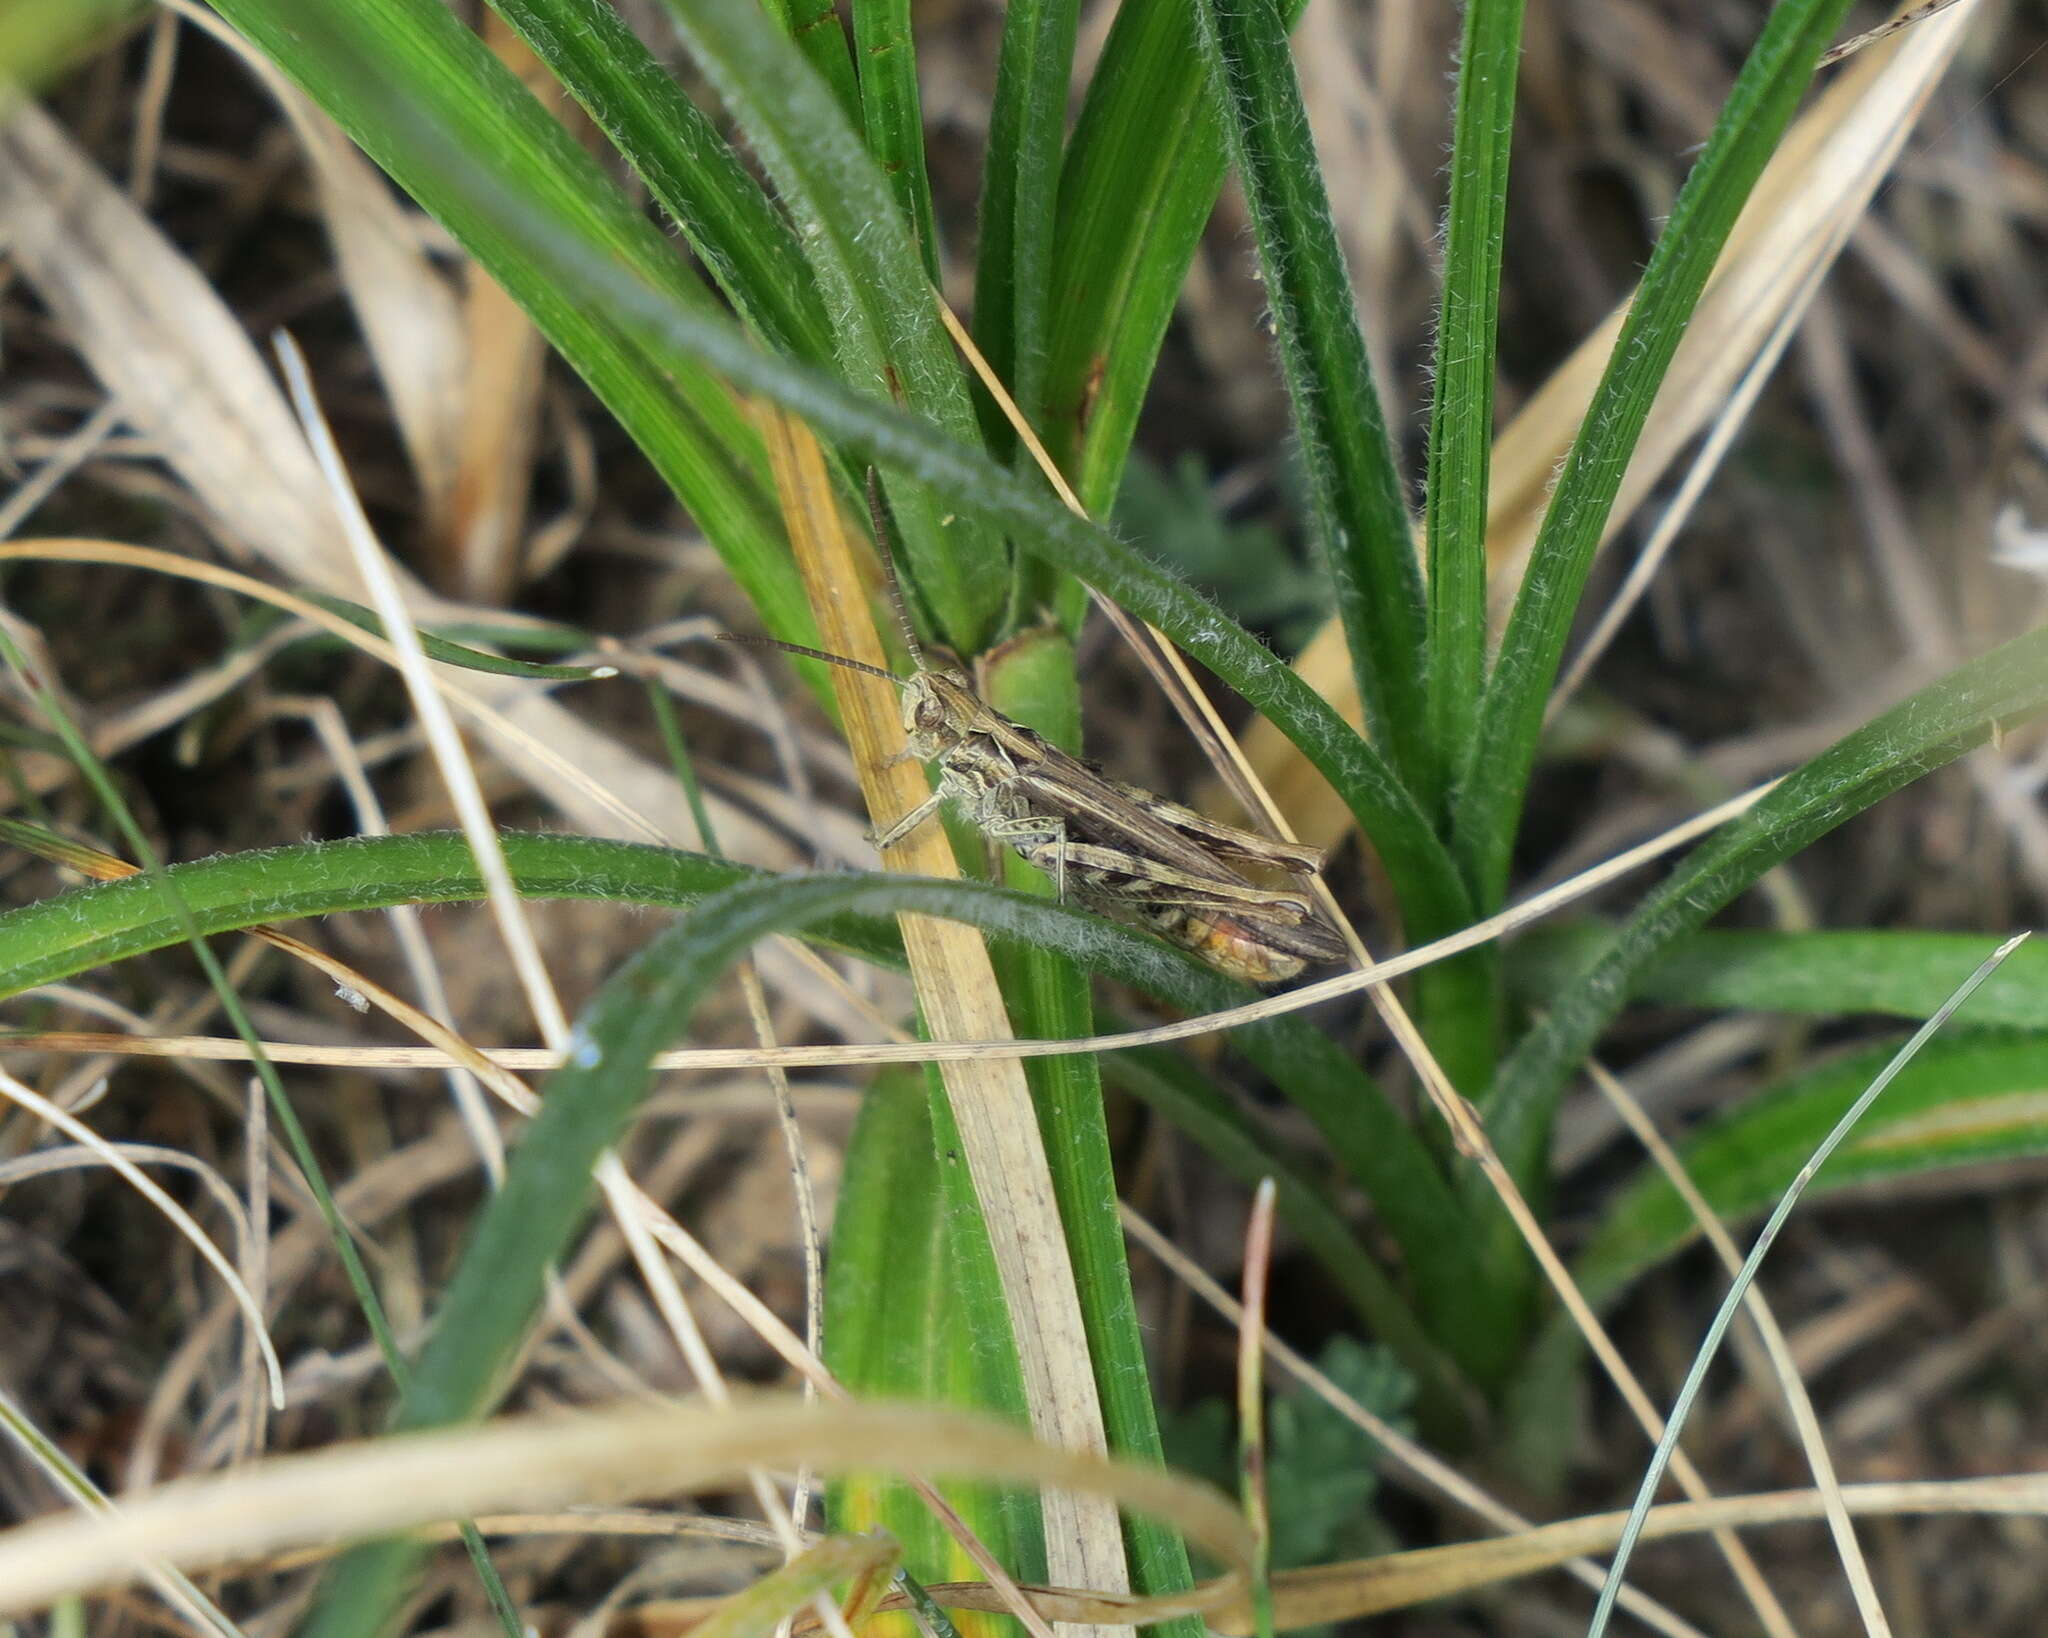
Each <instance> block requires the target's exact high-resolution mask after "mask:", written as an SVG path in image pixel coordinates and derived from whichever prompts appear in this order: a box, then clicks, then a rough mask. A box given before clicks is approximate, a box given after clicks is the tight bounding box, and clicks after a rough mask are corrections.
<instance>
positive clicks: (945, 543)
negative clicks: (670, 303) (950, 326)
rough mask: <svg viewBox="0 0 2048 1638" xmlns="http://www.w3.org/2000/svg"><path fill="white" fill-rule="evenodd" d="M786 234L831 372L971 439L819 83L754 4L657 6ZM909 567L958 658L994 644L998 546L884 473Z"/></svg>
mask: <svg viewBox="0 0 2048 1638" xmlns="http://www.w3.org/2000/svg"><path fill="white" fill-rule="evenodd" d="M665 4H666V5H667V6H668V9H669V10H670V12H671V13H672V14H673V15H674V16H675V18H676V21H677V23H678V24H679V25H680V27H681V28H682V31H683V36H684V39H685V41H686V42H687V43H688V45H689V47H690V50H691V53H692V55H693V56H695V58H696V59H697V62H698V64H699V65H700V66H701V67H702V68H703V69H704V71H705V73H706V74H707V75H708V76H709V77H710V79H711V81H712V83H713V84H714V85H715V86H716V87H717V89H718V92H719V95H720V96H721V97H722V98H723V99H724V101H725V105H726V107H727V108H729V109H730V110H731V111H732V113H733V116H734V118H736V119H737V120H738V121H739V123H740V126H741V128H742V129H743V130H744V131H745V132H746V135H747V139H748V142H749V143H750V144H751V146H752V148H753V150H754V152H755V153H756V154H757V155H758V156H759V158H760V160H761V164H762V166H763V168H764V169H766V171H767V172H768V174H769V177H770V179H771V180H772V181H773V182H774V184H775V187H776V190H777V192H778V193H779V194H780V195H781V197H782V199H783V202H784V203H785V205H786V206H787V207H788V208H789V211H790V213H791V215H792V216H794V217H795V219H796V223H797V231H798V234H799V237H800V239H801V242H802V243H803V246H804V249H805V251H806V253H807V254H808V255H809V256H810V259H811V267H812V271H813V272H814V273H815V274H816V276H817V279H818V286H819V289H820V291H821V292H822V293H823V295H824V299H825V308H826V312H827V313H828V314H829V315H830V317H831V320H832V324H833V329H834V333H835V336H836V338H837V346H838V357H839V373H840V374H841V376H842V377H843V378H844V379H845V380H846V381H847V383H848V384H849V385H851V386H852V387H853V388H855V389H856V390H857V391H858V392H859V393H860V394H862V395H863V396H865V397H867V398H869V399H871V400H876V401H879V402H881V403H885V404H886V403H900V404H903V405H905V406H906V407H907V408H908V409H910V410H911V411H912V412H914V413H915V414H917V415H918V416H920V417H922V418H924V419H925V420H927V421H929V422H930V423H931V424H933V425H934V426H936V427H939V428H941V429H943V430H944V431H946V432H948V433H950V434H951V435H952V436H953V437H955V438H957V439H959V440H961V441H963V442H965V443H968V444H970V445H971V444H974V443H977V442H978V441H979V439H980V427H979V424H978V422H977V420H976V418H975V413H974V407H973V403H972V401H971V400H970V399H969V397H968V395H967V382H966V377H965V374H964V373H963V370H962V367H961V365H960V362H959V360H958V359H957V358H956V357H955V356H954V352H953V345H952V342H951V340H950V339H949V338H948V337H947V335H946V332H945V329H944V327H943V326H942V325H941V323H940V321H939V314H938V307H937V299H936V297H935V296H934V295H933V293H932V287H931V281H930V280H929V279H928V278H927V277H926V274H925V267H924V261H923V259H922V257H921V256H920V254H919V252H918V247H917V244H916V242H915V241H914V240H913V238H912V237H911V231H910V226H909V224H908V223H907V222H905V221H904V219H903V216H902V214H901V213H900V212H899V211H898V210H897V208H896V200H895V196H894V195H893V194H892V193H891V192H890V191H889V183H888V180H887V179H886V178H885V177H884V176H883V175H882V173H881V170H880V168H879V167H878V166H877V165H876V163H875V161H874V160H873V158H871V157H870V156H869V154H868V152H867V148H866V146H865V144H864V143H863V141H862V139H861V137H860V136H859V135H858V134H857V133H856V131H855V129H854V127H853V125H852V124H851V123H850V122H849V121H848V119H847V117H846V114H845V111H844V110H843V109H842V108H840V107H839V106H838V104H837V103H836V102H835V101H834V100H833V97H832V95H831V93H830V91H829V90H827V88H826V86H825V84H824V82H823V81H821V80H820V79H819V77H818V76H817V74H816V73H814V72H813V71H812V70H811V69H810V67H809V66H808V65H807V64H806V63H805V62H804V60H803V59H802V57H800V56H799V55H798V53H797V51H796V49H795V48H794V47H793V46H792V45H791V43H790V42H789V40H788V39H786V38H785V37H784V36H782V35H781V34H778V33H777V32H776V30H775V28H774V27H773V25H772V24H771V23H770V21H769V20H768V18H767V17H766V16H765V15H764V14H763V13H762V12H761V10H760V8H759V7H758V6H757V5H756V4H754V0H665ZM886 476H887V480H888V490H889V503H890V509H891V511H892V513H893V514H894V517H895V522H896V526H897V531H898V534H899V536H900V538H901V540H902V545H903V550H904V555H905V557H906V559H907V562H908V567H909V569H910V571H911V574H912V576H913V578H914V580H915V582H916V585H917V589H918V591H919V592H920V593H921V594H922V595H923V597H924V598H925V600H926V601H927V603H928V604H929V606H930V608H931V610H932V613H933V614H934V616H935V617H936V619H937V620H938V623H939V628H940V631H941V633H942V634H943V635H944V636H945V637H946V639H947V640H948V641H949V642H951V643H952V644H953V646H954V647H956V648H957V649H959V650H960V651H961V652H963V653H970V654H971V653H976V652H979V650H980V649H981V647H982V646H983V645H984V644H985V643H986V642H987V641H988V639H989V638H990V637H991V636H992V635H993V633H994V630H995V623H996V619H997V616H998V614H999V612H1000V610H1001V607H1002V604H1003V602H1004V599H1005V596H1006V594H1007V591H1008V588H1009V563H1008V558H1007V556H1006V554H1005V553H1004V551H1003V548H1002V542H1001V540H1000V539H999V538H998V537H997V536H996V535H994V534H993V533H991V532H990V531H989V530H988V529H987V528H986V527H984V526H983V525H982V524H981V523H980V522H979V521H978V520H975V519H972V518H964V517H960V516H959V515H958V513H957V511H956V510H955V509H953V508H949V507H947V506H945V505H944V504H943V503H942V501H941V500H940V498H939V497H938V496H936V495H934V494H933V493H932V492H931V491H930V489H929V487H928V486H927V485H926V484H924V483H923V482H921V481H919V480H918V479H917V478H916V477H915V476H914V475H912V474H909V473H906V472H903V471H900V470H897V471H894V472H891V473H889V474H887V475H886Z"/></svg>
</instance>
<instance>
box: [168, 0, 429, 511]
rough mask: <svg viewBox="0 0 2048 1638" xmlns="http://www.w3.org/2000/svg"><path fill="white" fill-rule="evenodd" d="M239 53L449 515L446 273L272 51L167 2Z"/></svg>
mask: <svg viewBox="0 0 2048 1638" xmlns="http://www.w3.org/2000/svg"><path fill="white" fill-rule="evenodd" d="M165 4H166V5H168V6H169V7H170V8H171V9H172V10H173V11H175V12H176V13H177V14H178V15H179V16H181V17H183V18H185V19H186V20H187V21H189V22H190V23H192V24H193V25H194V26H195V27H197V28H202V29H204V30H205V31H206V32H207V33H208V34H209V35H211V36H212V37H213V38H214V39H215V40H216V41H218V42H219V43H220V44H221V45H222V46H223V47H225V48H226V49H227V50H229V51H232V52H233V53H234V54H235V56H236V57H237V58H238V59H240V61H241V64H242V66H243V68H244V69H246V70H247V71H248V72H249V74H250V75H252V76H253V77H254V78H255V79H256V80H257V82H258V83H259V84H261V85H262V87H263V89H264V90H265V91H267V92H268V93H269V94H270V95H271V96H272V97H273V98H274V99H275V100H276V102H277V105H278V106H279V107H280V108H282V109H283V110H284V114H285V117H286V118H287V119H289V120H290V121H291V125H292V130H293V132H294V133H295V134H296V135H297V137H298V139H299V146H300V147H301V148H302V149H304V151H305V155H306V162H307V165H308V166H309V167H310V169H311V171H312V173H313V182H314V185H315V187H316V188H317V189H318V190H319V198H320V213H321V215H322V217H323V218H324V219H325V221H326V224H327V232H328V237H329V238H330V239H331V240H332V241H333V243H334V259H335V262H336V264H337V265H338V267H339V270H340V273H341V282H342V288H343V289H344V290H345V291H347V293H348V299H349V304H350V305H351V306H352V307H353V308H354V309H355V314H356V320H357V322H358V323H359V324H360V325H361V326H362V331H363V339H364V341H365V342H367V343H368V344H369V349H370V357H371V359H372V360H373V361H374V362H375V364H376V366H377V375H378V378H379V379H380V380H381V381H382V382H383V384H384V392H385V395H386V396H387V397H388V398H389V399H390V401H391V413H392V418H393V420H394V421H396V423H397V425H398V432H399V436H400V437H401V438H402V439H403V440H404V442H405V449H406V454H407V455H408V456H409V457H410V458H411V461H412V469H413V473H414V475H415V476H416V477H417V478H418V480H419V485H420V491H421V495H422V497H423V499H424V502H425V506H424V510H425V512H426V515H427V518H428V520H429V523H430V525H433V524H436V523H438V522H440V521H441V520H445V519H446V517H447V515H448V509H449V502H450V498H451V496H452V494H453V491H454V487H455V479H456V450H457V449H458V447H459V446H460V444H461V441H462V438H463V429H464V426H465V424H466V420H467V418H466V417H465V415H464V413H463V410H464V398H463V392H462V378H463V368H464V360H465V357H466V354H467V351H468V347H467V343H466V341H465V339H464V336H463V329H462V314H461V311H460V309H459V308H458V307H457V305H456V301H455V293H454V292H453V291H452V290H451V289H449V287H448V281H447V279H446V278H445V277H444V276H443V275H442V273H441V272H440V270H439V269H438V268H436V267H435V266H434V264H433V262H432V261H431V259H430V258H429V257H428V256H427V253H426V248H425V246H424V244H423V243H422V241H421V237H420V234H419V232H418V230H417V218H416V217H414V216H413V215H412V214H411V212H410V211H409V210H408V208H407V207H406V206H405V205H403V204H401V203H400V202H399V199H398V196H397V195H396V194H394V193H393V192H392V190H391V185H390V184H389V183H388V182H386V181H385V180H384V176H383V173H382V172H380V171H379V170H378V169H377V167H376V166H374V165H372V164H371V163H370V162H369V160H367V159H365V158H364V157H363V155H362V152H361V151H360V150H359V149H358V148H357V147H356V146H355V144H354V143H352V142H350V141H349V140H348V138H347V137H346V136H344V135H343V134H342V131H341V128H340V127H339V126H338V125H336V124H335V123H334V121H332V120H331V119H329V118H328V117H327V116H326V115H325V114H323V113H322V112H321V111H320V110H319V109H318V108H317V107H316V106H315V105H314V104H313V101H312V99H311V98H309V97H307V96H306V94H305V93H304V92H302V91H301V90H299V88H298V87H297V86H295V85H293V84H292V83H291V81H289V80H288V79H286V78H285V77H284V75H283V74H281V73H279V72H278V70H277V68H276V67H275V66H274V65H273V64H272V63H271V61H270V59H269V58H267V57H265V56H264V55H263V54H262V53H261V52H259V51H257V50H256V49H255V48H254V47H252V46H251V45H250V44H249V42H248V40H247V39H246V38H245V37H243V36H242V35H241V34H239V33H237V32H236V31H235V30H234V29H231V28H229V27H228V26H227V25H226V24H225V23H224V22H222V21H221V19H220V18H219V16H218V15H216V14H215V13H213V12H211V11H208V10H206V9H205V8H204V7H202V6H199V5H196V4H194V3H193V0H165Z"/></svg>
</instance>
